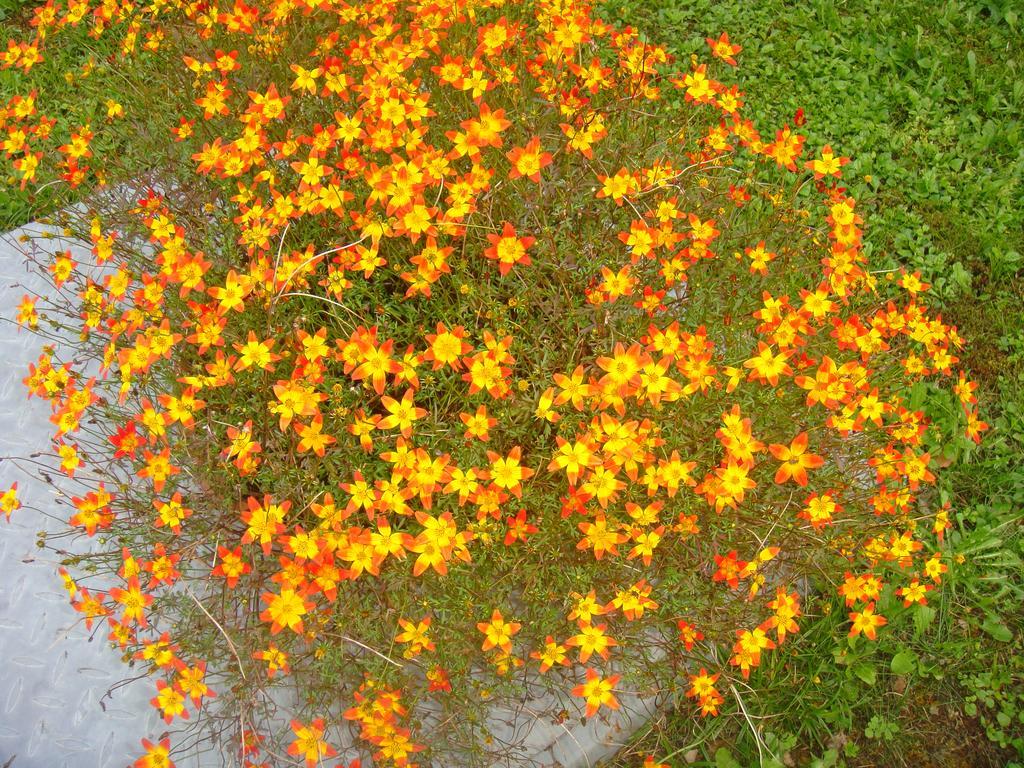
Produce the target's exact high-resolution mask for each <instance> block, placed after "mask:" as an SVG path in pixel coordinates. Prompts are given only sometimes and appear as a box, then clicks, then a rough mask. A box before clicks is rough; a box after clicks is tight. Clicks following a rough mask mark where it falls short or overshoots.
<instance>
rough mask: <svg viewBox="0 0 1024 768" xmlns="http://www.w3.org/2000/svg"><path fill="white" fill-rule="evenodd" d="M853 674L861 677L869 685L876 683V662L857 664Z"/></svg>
mask: <svg viewBox="0 0 1024 768" xmlns="http://www.w3.org/2000/svg"><path fill="white" fill-rule="evenodd" d="M853 674H855V675H856V676H857V677H859V678H860V679H861V680H863V681H864V682H865V683H867V684H868V685H874V684H875V665H874V664H867V663H862V664H856V665H854V667H853Z"/></svg>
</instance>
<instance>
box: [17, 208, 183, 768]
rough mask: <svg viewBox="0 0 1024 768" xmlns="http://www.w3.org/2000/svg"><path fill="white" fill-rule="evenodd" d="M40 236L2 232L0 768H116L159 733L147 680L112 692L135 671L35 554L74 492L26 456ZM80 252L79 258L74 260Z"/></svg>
mask: <svg viewBox="0 0 1024 768" xmlns="http://www.w3.org/2000/svg"><path fill="white" fill-rule="evenodd" d="M40 230H41V228H40V227H39V226H37V225H29V226H27V227H25V228H23V229H19V230H15V231H14V232H11V233H8V234H7V235H2V236H0V360H2V361H3V365H2V366H0V456H2V457H3V459H2V460H0V489H4V490H5V489H6V488H7V487H8V486H9V485H10V484H11V483H12V482H14V481H17V482H18V490H19V496H20V498H21V500H22V503H23V507H22V508H21V509H19V510H17V511H16V512H15V513H14V514H13V515H12V516H11V520H10V522H2V521H0V573H2V574H3V576H2V577H0V659H2V663H0V766H2V765H6V764H7V762H8V761H10V768H122V767H123V766H125V765H128V764H129V763H130V762H131V761H132V760H134V758H135V757H137V756H138V753H139V751H140V744H139V739H140V738H141V737H142V736H150V737H152V736H156V735H158V734H160V733H161V732H162V731H163V723H162V722H160V721H159V720H158V719H157V718H156V712H155V710H153V708H152V707H150V706H149V703H148V702H149V698H150V697H151V696H152V695H153V692H152V682H151V681H147V680H140V681H136V682H134V683H131V684H129V685H126V686H124V687H119V688H116V690H113V689H114V687H115V686H116V685H117V684H118V683H119V682H120V681H121V680H123V679H124V678H126V677H127V676H129V675H130V674H131V673H132V671H131V670H130V669H129V668H128V667H127V666H125V665H124V664H123V663H122V662H121V661H120V658H119V657H118V655H117V653H116V652H115V651H114V650H112V649H111V648H110V647H109V646H108V644H107V642H106V629H105V628H104V627H103V626H100V627H99V628H98V629H96V627H94V630H95V631H94V632H93V633H89V632H87V631H86V630H85V627H84V625H83V624H81V623H80V622H79V621H78V618H79V616H78V614H77V613H76V612H75V611H74V610H73V609H72V608H71V606H70V605H69V604H68V599H67V593H66V592H65V591H64V588H63V585H62V583H61V579H60V576H59V575H58V573H57V566H58V564H59V563H58V562H57V559H56V557H55V556H54V555H52V554H51V553H48V552H45V551H43V550H41V549H38V548H37V547H36V540H37V536H38V532H39V531H42V530H47V531H56V530H59V529H60V528H61V527H63V524H62V522H61V520H62V519H66V517H67V514H68V507H67V505H66V504H64V505H62V504H60V503H59V494H60V489H61V488H62V487H63V489H64V491H65V492H69V493H75V494H77V493H79V492H80V491H81V488H80V487H73V486H70V485H65V486H60V485H59V482H60V478H59V476H58V475H57V474H53V475H52V476H53V477H54V479H55V482H57V483H58V485H56V486H51V485H49V484H47V483H46V482H45V481H43V480H42V478H40V476H39V470H40V469H43V466H41V465H40V464H35V463H32V462H31V461H26V460H24V459H25V458H26V457H30V456H31V455H32V454H34V453H37V452H39V451H46V450H47V449H48V448H49V441H50V435H51V434H52V432H53V425H52V424H50V422H49V415H50V410H49V406H48V404H47V403H45V402H42V401H40V400H38V399H33V400H31V401H30V400H28V399H27V395H26V393H25V389H24V387H23V385H22V383H21V380H22V378H23V377H24V376H25V375H26V374H27V370H26V367H27V365H28V364H29V363H30V362H34V361H35V360H36V358H37V357H38V354H39V346H40V341H39V339H38V338H36V337H35V336H33V335H32V334H30V333H29V332H28V331H26V330H23V329H19V328H18V327H17V326H16V325H15V324H14V322H13V319H14V316H15V313H16V307H17V305H18V303H20V301H21V297H22V296H23V295H24V294H25V293H43V294H45V292H46V291H47V283H46V281H45V280H43V279H42V278H41V277H40V276H39V275H38V274H36V273H34V272H30V271H29V270H28V269H26V266H25V257H24V254H23V250H24V249H25V248H27V247H28V245H27V244H23V243H20V242H19V238H20V236H21V235H24V234H30V233H33V232H39V231H40ZM61 247H70V246H69V245H68V244H63V243H62V244H61ZM53 248H54V249H56V248H57V243H56V242H55V241H54V243H53ZM88 255H89V254H88V251H82V250H78V251H76V258H87V257H88ZM11 457H21V459H22V460H16V459H12V458H11ZM35 461H38V462H43V463H44V464H45V462H46V459H45V458H44V457H39V458H37V459H36V460H35ZM48 516H50V517H48ZM90 635H92V637H91V638H90ZM179 765H181V763H179Z"/></svg>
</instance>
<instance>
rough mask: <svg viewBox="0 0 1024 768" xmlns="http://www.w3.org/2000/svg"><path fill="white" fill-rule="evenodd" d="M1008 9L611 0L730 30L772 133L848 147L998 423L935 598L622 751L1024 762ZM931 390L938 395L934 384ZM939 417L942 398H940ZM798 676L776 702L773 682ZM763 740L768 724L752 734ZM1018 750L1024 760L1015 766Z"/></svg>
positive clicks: (950, 479)
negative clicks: (786, 126)
mask: <svg viewBox="0 0 1024 768" xmlns="http://www.w3.org/2000/svg"><path fill="white" fill-rule="evenodd" d="M1016 5H1017V4H1016V3H1015V2H1012V1H1011V0H1002V2H971V1H968V0H947V1H946V2H935V1H934V0H903V1H901V2H896V1H895V0H864V1H863V2H856V3H853V2H836V1H835V0H810V1H809V2H787V1H786V0H763V2H757V3H752V2H749V1H748V0H686V1H685V2H684V1H683V0H659V1H658V2H640V1H639V0H609V1H608V2H605V3H604V4H603V7H604V9H605V13H606V14H607V15H608V17H609V18H612V19H615V20H617V21H624V22H627V23H630V24H632V25H633V26H635V27H637V28H638V29H641V30H644V31H645V32H647V33H648V34H649V36H650V37H651V38H652V39H653V40H656V41H658V42H662V43H666V44H668V45H669V46H670V47H671V48H672V50H673V52H674V53H676V54H677V55H679V56H680V57H682V58H684V59H685V58H686V57H688V56H689V55H690V54H691V53H699V54H700V55H701V56H702V57H705V56H706V50H707V48H706V45H705V43H704V38H705V37H708V36H714V37H717V36H718V35H719V33H721V32H722V31H728V32H729V35H730V38H731V39H732V40H733V42H735V43H738V44H740V45H742V46H743V48H744V50H743V52H742V53H741V54H740V56H739V62H740V69H739V70H738V73H737V78H738V80H739V82H740V83H741V89H742V90H743V91H744V92H745V93H746V94H747V98H748V102H749V103H750V104H752V105H755V106H754V112H753V113H751V112H749V108H748V116H752V117H753V118H754V120H755V123H756V125H757V127H758V128H759V130H761V131H762V133H767V132H769V131H774V130H775V129H776V128H778V127H781V125H782V124H783V123H785V122H790V123H792V121H793V115H794V113H795V112H796V111H797V109H803V110H804V114H805V116H806V119H807V123H806V125H804V126H803V127H802V128H801V132H803V133H805V134H806V135H807V136H808V146H809V147H811V148H817V147H820V146H822V145H824V144H831V145H832V147H833V148H834V149H835V150H836V152H837V154H843V155H848V156H850V157H851V158H852V161H851V163H850V164H849V165H848V166H847V167H846V168H845V170H844V181H845V182H846V184H847V185H848V187H849V189H850V190H851V192H852V194H853V195H854V196H855V197H856V198H857V199H858V200H859V201H861V203H862V204H864V205H865V206H866V207H867V210H868V219H867V229H866V231H865V241H866V245H867V250H868V252H869V254H870V255H871V259H872V262H873V264H874V265H875V268H882V269H884V268H891V267H892V266H894V265H896V264H902V265H905V266H907V267H908V268H910V269H917V270H920V271H921V273H922V275H923V277H924V279H925V280H926V281H927V282H930V283H932V285H933V289H932V291H933V300H934V301H936V302H937V303H938V305H939V306H941V307H942V308H943V310H944V315H945V317H946V318H947V319H950V320H952V321H953V322H954V323H956V325H957V326H958V327H959V328H960V330H961V333H962V334H963V335H965V336H966V337H967V339H968V342H969V346H968V348H967V349H966V350H965V353H964V355H965V360H966V363H967V367H968V369H969V370H970V372H971V373H972V375H973V376H974V377H975V378H976V379H977V380H978V381H979V382H980V384H981V386H980V388H979V391H978V393H977V394H978V397H979V400H980V402H981V406H982V409H983V418H985V419H986V420H987V421H988V422H989V423H990V424H991V425H992V427H993V429H992V430H991V431H990V432H989V433H987V436H986V437H987V439H986V440H985V442H984V443H983V445H982V446H981V448H980V449H977V450H972V446H971V445H970V444H968V443H967V442H966V441H964V443H963V444H961V446H960V448H959V449H958V450H957V451H956V453H957V454H959V455H958V456H955V457H954V456H951V457H949V458H957V459H959V460H960V463H959V464H958V466H957V467H955V468H954V469H953V471H952V472H948V473H946V477H945V479H944V483H943V485H942V487H941V488H940V491H939V493H940V496H941V498H942V500H948V501H950V502H951V504H952V508H953V510H954V512H955V515H954V517H955V521H956V528H955V529H954V530H953V531H951V532H950V544H951V546H952V548H953V551H954V552H959V553H960V554H962V555H963V556H964V558H965V561H964V563H963V564H962V565H960V566H959V567H958V568H957V569H956V570H955V571H953V572H952V573H951V574H950V575H949V576H948V577H947V579H946V580H945V581H946V583H945V584H944V587H945V589H944V590H943V593H942V594H941V596H940V597H938V598H936V599H933V600H932V602H931V603H930V606H929V607H930V608H931V609H932V610H929V611H907V612H906V613H905V614H904V616H903V617H902V618H900V619H898V620H894V621H893V622H892V625H891V626H890V627H888V628H887V630H888V631H887V632H885V633H884V634H883V635H880V638H879V642H878V643H877V644H875V645H873V646H870V647H867V646H865V645H863V644H860V645H856V646H853V647H851V646H850V645H849V644H848V643H847V640H846V638H845V625H844V620H845V618H846V616H845V609H844V607H843V605H842V603H841V602H840V601H836V600H833V599H832V598H830V597H828V596H823V597H822V598H821V599H820V600H819V601H817V602H816V603H811V604H810V605H809V606H808V608H807V609H808V611H815V612H818V611H823V610H831V611H832V614H831V616H832V617H834V619H835V620H834V622H832V623H831V624H828V623H822V624H821V625H820V626H818V627H817V628H816V629H815V631H814V633H813V634H811V633H808V634H807V635H803V636H799V637H798V638H796V639H795V642H793V644H792V646H790V647H789V649H788V652H787V654H785V655H784V654H778V655H776V656H775V657H774V658H773V660H772V661H771V665H770V666H767V667H766V668H765V669H763V670H761V671H760V672H758V673H757V674H755V675H754V676H752V679H751V688H750V690H749V691H741V692H740V693H741V697H742V698H743V702H744V708H745V709H746V714H744V713H743V712H742V711H740V710H739V708H734V710H733V711H731V712H729V713H726V714H725V715H724V716H723V717H722V718H720V719H719V720H717V721H703V722H699V721H697V720H696V719H695V716H694V715H693V712H692V710H691V708H689V707H688V706H687V705H685V704H684V705H682V706H681V707H680V708H679V710H678V711H677V712H674V713H669V714H668V715H666V716H665V717H663V718H662V719H660V720H659V721H657V722H654V723H652V724H651V726H650V727H649V728H648V729H646V730H645V731H644V732H643V733H642V734H641V737H640V738H639V740H638V741H637V743H636V744H634V745H633V746H632V747H630V748H629V749H627V750H625V751H624V752H623V753H622V754H621V755H620V757H619V759H618V760H617V762H616V765H620V766H633V765H639V764H640V762H641V761H642V759H643V756H644V755H646V754H648V753H654V754H655V756H657V757H661V758H663V759H664V758H666V757H667V756H669V755H671V757H667V759H666V760H665V761H666V762H667V763H668V764H670V765H673V766H676V765H690V764H692V765H714V766H717V767H718V768H729V767H731V766H736V765H739V766H748V765H758V764H762V765H776V764H780V763H781V764H786V765H789V764H792V765H815V766H829V765H850V766H856V765H864V766H869V765H892V766H902V765H917V766H947V765H954V766H955V765H965V766H966V765H971V766H974V765H993V766H996V765H998V766H1003V765H1020V764H1021V762H1022V761H1024V697H1022V695H1021V693H1020V691H1022V690H1024V654H1022V652H1021V651H1022V632H1024V620H1022V614H1021V608H1020V606H1021V605H1022V603H1024V577H1022V575H1021V573H1022V570H1024V537H1022V535H1021V525H1020V523H1021V518H1022V514H1024V513H1022V509H1024V472H1022V470H1021V469H1020V464H1021V461H1020V456H1021V455H1024V323H1022V318H1024V280H1022V274H1024V272H1022V270H1024V182H1022V177H1024V124H1022V115H1024V45H1022V41H1024V28H1022V22H1024V20H1022V19H1021V17H1020V15H1019V14H1018V13H1016V12H1015V11H1014V10H1013V8H1014V7H1015V6H1016ZM922 394H923V393H922ZM918 407H924V408H925V409H926V410H928V411H929V415H930V416H931V417H932V418H933V419H936V420H941V419H943V418H948V416H945V415H944V412H943V404H942V403H937V402H934V401H933V400H930V399H929V398H927V397H922V398H921V402H920V404H919V406H918ZM769 678H771V679H774V680H776V681H778V680H780V679H788V680H790V681H791V682H792V687H791V688H790V690H789V691H787V692H785V693H783V694H782V695H779V694H778V693H776V694H774V695H771V694H768V693H767V692H765V691H764V690H763V689H764V688H766V687H767V686H759V684H758V679H761V680H767V679H769ZM755 732H756V734H755ZM1014 760H1016V761H1017V762H1016V763H1014V762H1013V761H1014Z"/></svg>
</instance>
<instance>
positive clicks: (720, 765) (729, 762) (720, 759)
mask: <svg viewBox="0 0 1024 768" xmlns="http://www.w3.org/2000/svg"><path fill="white" fill-rule="evenodd" d="M715 768H743V766H742V765H740V764H739V763H737V762H736V758H735V757H733V756H732V752H730V751H729V750H728V749H726V748H725V747H719V748H718V749H716V750H715Z"/></svg>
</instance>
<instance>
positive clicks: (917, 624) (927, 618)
mask: <svg viewBox="0 0 1024 768" xmlns="http://www.w3.org/2000/svg"><path fill="white" fill-rule="evenodd" d="M934 620H935V609H934V608H932V607H931V606H930V605H919V606H917V610H916V611H914V636H915V637H920V636H921V635H923V634H924V631H925V630H926V629H928V626H929V625H930V624H931V623H932V622H933V621H934Z"/></svg>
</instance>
